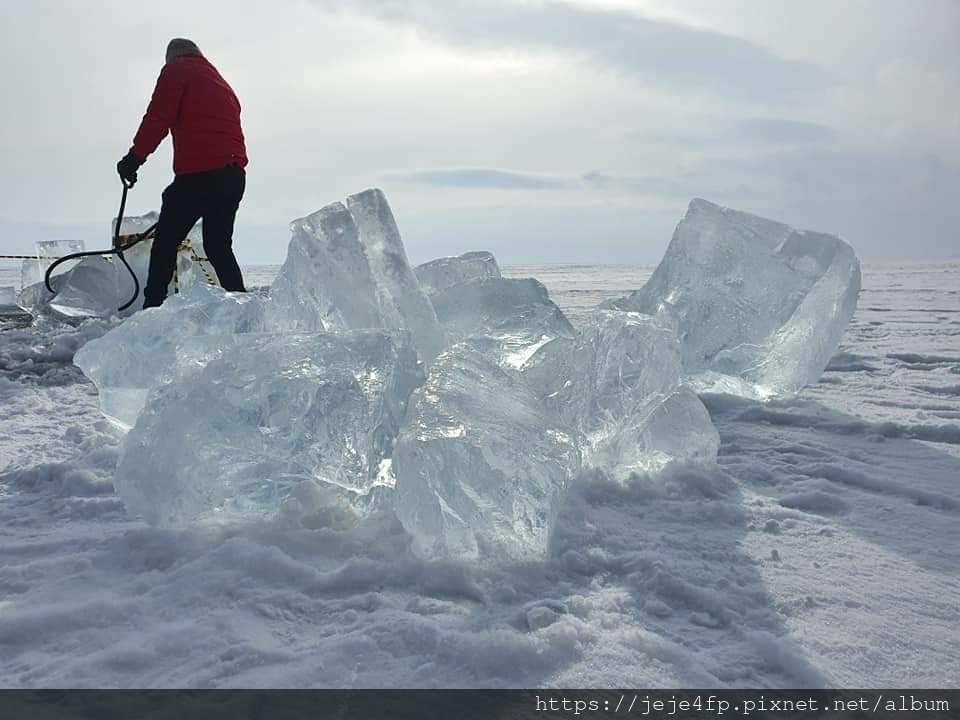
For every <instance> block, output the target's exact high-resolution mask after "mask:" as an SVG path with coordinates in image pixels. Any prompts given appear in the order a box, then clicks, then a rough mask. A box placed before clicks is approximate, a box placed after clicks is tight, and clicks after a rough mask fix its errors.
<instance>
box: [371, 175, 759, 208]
mask: <svg viewBox="0 0 960 720" xmlns="http://www.w3.org/2000/svg"><path fill="white" fill-rule="evenodd" d="M384 177H385V178H388V179H390V180H395V181H399V182H401V183H409V184H413V185H429V186H431V187H434V188H450V189H454V190H471V191H474V190H504V191H515V190H530V191H534V192H544V191H548V192H556V191H580V192H581V193H583V192H586V193H594V194H597V195H607V196H619V197H624V198H631V197H632V198H638V197H650V198H653V197H659V198H670V199H673V200H676V199H681V200H684V201H686V200H690V199H691V198H693V197H699V196H705V197H709V198H713V199H725V198H726V199H729V198H732V197H736V198H740V199H743V198H746V197H750V196H752V195H753V194H754V193H753V191H752V190H751V189H750V187H749V186H748V185H746V184H744V183H742V182H741V183H739V184H737V185H732V184H730V183H728V182H726V181H725V180H724V179H723V178H720V177H716V176H714V175H712V174H711V173H709V172H707V171H704V170H699V169H698V170H695V171H691V172H688V173H685V174H679V175H616V174H608V173H600V172H585V173H581V174H570V175H538V174H534V173H526V172H517V171H515V170H502V169H497V168H452V169H430V170H413V171H410V172H405V173H393V174H390V175H385V176H384ZM734 179H735V178H734Z"/></svg>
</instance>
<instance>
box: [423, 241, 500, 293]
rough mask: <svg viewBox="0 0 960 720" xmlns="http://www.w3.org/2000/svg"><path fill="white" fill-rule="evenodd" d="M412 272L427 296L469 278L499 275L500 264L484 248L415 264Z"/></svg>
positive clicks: (495, 276)
mask: <svg viewBox="0 0 960 720" xmlns="http://www.w3.org/2000/svg"><path fill="white" fill-rule="evenodd" d="M413 272H414V273H415V274H416V276H417V280H418V281H419V282H420V287H422V288H423V291H424V292H425V293H426V294H427V295H428V296H433V295H435V294H437V293H438V292H440V291H441V290H446V289H447V288H449V287H452V286H454V285H456V284H458V283H463V282H467V281H469V280H486V279H487V278H498V277H500V266H499V265H497V260H496V258H494V257H493V254H492V253H489V252H486V251H484V250H479V251H475V252H468V253H463V255H457V256H456V257H444V258H437V259H436V260H431V261H430V262H425V263H423V264H422V265H417V266H416V267H415V268H414V269H413Z"/></svg>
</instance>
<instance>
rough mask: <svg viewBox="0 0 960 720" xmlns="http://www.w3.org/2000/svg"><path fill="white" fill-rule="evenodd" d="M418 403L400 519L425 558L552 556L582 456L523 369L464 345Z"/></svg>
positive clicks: (435, 369) (411, 418) (402, 476)
mask: <svg viewBox="0 0 960 720" xmlns="http://www.w3.org/2000/svg"><path fill="white" fill-rule="evenodd" d="M410 403H411V406H410V408H409V409H408V413H407V418H406V420H405V421H404V425H403V429H402V431H401V433H400V438H399V440H398V442H397V446H396V449H395V450H394V454H393V468H394V471H395V473H396V510H397V515H398V517H399V518H400V521H401V522H402V523H403V526H404V528H405V529H406V530H407V532H409V533H410V535H411V536H412V537H413V548H414V550H415V552H417V553H418V554H419V555H420V556H422V557H425V558H431V559H441V558H449V559H459V560H471V559H478V558H483V559H486V560H494V561H504V560H506V561H510V560H524V559H534V558H538V557H543V556H544V554H545V553H546V550H547V544H548V541H549V536H550V529H551V527H552V524H553V521H554V519H555V516H556V513H557V511H558V508H559V504H560V502H561V500H562V497H563V493H564V490H565V488H566V487H567V485H568V483H569V482H570V481H571V479H572V478H573V477H574V476H575V475H576V473H577V472H578V469H579V452H578V449H577V444H576V441H575V439H574V438H573V437H572V436H571V435H570V434H569V433H568V432H566V431H565V430H564V429H563V428H562V427H561V426H560V425H559V423H558V422H557V421H556V419H555V418H553V417H551V416H550V414H548V413H547V412H545V411H544V409H543V407H542V406H541V404H540V402H539V399H538V398H537V397H536V396H535V395H534V394H533V393H532V392H531V390H530V388H529V387H528V385H527V384H526V383H525V382H524V380H523V378H522V377H521V376H520V375H519V373H517V372H516V371H513V370H505V369H503V368H500V367H498V366H497V365H496V364H494V363H493V362H491V361H490V360H489V359H488V358H487V357H485V356H484V355H483V354H482V353H481V352H479V351H478V350H476V349H475V348H473V347H472V346H470V345H467V344H460V345H455V346H453V347H452V348H449V349H448V350H446V351H444V352H443V353H442V354H441V355H440V356H439V357H438V358H437V359H436V361H435V363H434V364H433V366H432V367H431V369H430V372H429V375H428V377H427V381H426V384H425V385H424V386H423V387H421V388H420V389H418V390H417V391H416V392H415V393H414V395H413V397H412V398H411V400H410Z"/></svg>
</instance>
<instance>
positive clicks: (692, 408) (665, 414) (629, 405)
mask: <svg viewBox="0 0 960 720" xmlns="http://www.w3.org/2000/svg"><path fill="white" fill-rule="evenodd" d="M523 375H524V378H525V380H526V381H527V383H529V385H530V387H531V388H532V389H533V391H534V393H535V394H536V395H537V397H538V398H539V399H540V400H541V402H542V403H543V404H544V406H545V407H546V408H547V409H548V410H549V411H550V412H551V414H552V415H553V416H555V417H557V418H559V420H560V423H561V424H562V426H564V427H568V428H571V429H572V430H573V431H574V432H575V434H576V437H577V439H578V441H579V444H580V448H581V452H582V455H583V463H584V465H589V466H592V467H598V468H601V469H603V470H605V471H607V472H608V473H609V474H610V475H611V476H612V477H614V478H616V479H619V480H624V479H626V478H628V477H629V475H630V474H631V473H634V472H638V473H642V472H656V471H658V470H660V469H662V468H663V467H664V466H666V465H668V464H670V463H672V462H675V461H681V462H693V463H711V462H714V461H715V460H716V456H717V450H718V448H719V444H720V443H719V437H718V435H717V431H716V429H715V428H714V426H713V423H712V422H711V420H710V416H709V414H708V413H707V410H706V408H705V407H704V406H703V403H701V402H700V400H699V398H697V396H696V395H695V394H694V393H693V392H692V391H691V390H689V389H687V388H683V387H681V366H680V346H679V343H678V340H677V337H676V335H675V333H674V332H673V329H672V328H671V327H669V326H667V325H664V324H662V323H661V322H660V321H659V320H658V319H657V318H655V317H653V316H650V315H644V314H642V313H633V312H624V311H618V310H598V311H596V312H595V313H594V316H593V318H592V320H591V322H590V323H589V324H588V325H587V327H586V328H584V330H583V331H582V333H581V334H580V335H579V337H577V338H576V339H575V340H571V339H566V338H561V339H558V340H554V341H552V342H550V343H548V344H547V345H545V346H544V347H543V348H541V349H540V350H538V351H537V353H535V354H534V355H533V356H532V357H531V358H530V360H529V361H528V362H527V363H526V364H525V365H524V367H523Z"/></svg>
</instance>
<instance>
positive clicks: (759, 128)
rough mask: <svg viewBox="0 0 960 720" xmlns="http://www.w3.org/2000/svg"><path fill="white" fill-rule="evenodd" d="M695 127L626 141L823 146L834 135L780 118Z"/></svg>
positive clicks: (640, 134)
mask: <svg viewBox="0 0 960 720" xmlns="http://www.w3.org/2000/svg"><path fill="white" fill-rule="evenodd" d="M700 122H701V125H700V126H696V127H676V128H651V129H648V130H642V131H638V132H635V133H630V134H629V135H628V136H627V140H628V141H631V142H639V143H643V144H647V145H686V146H691V147H705V146H720V145H826V144H829V143H833V142H835V141H836V139H837V133H836V132H835V131H834V130H833V129H832V128H830V127H827V126H826V125H821V124H819V123H812V122H804V121H801V120H785V119H782V118H764V117H754V118H740V119H736V120H726V119H701V121H700Z"/></svg>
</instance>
